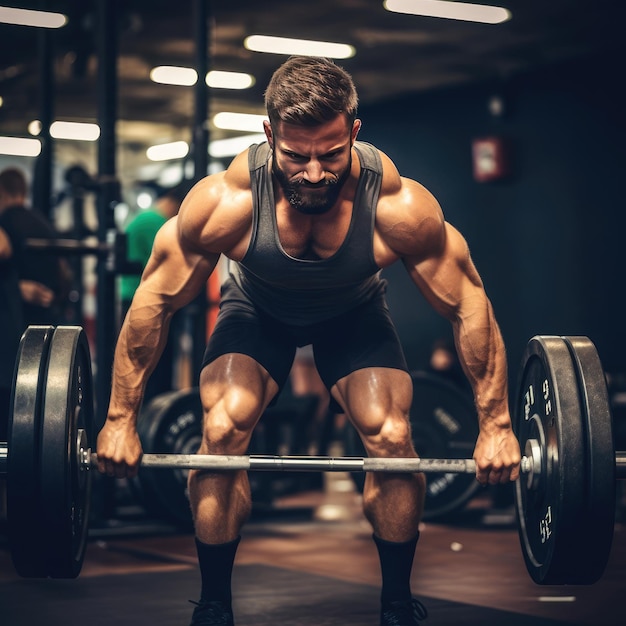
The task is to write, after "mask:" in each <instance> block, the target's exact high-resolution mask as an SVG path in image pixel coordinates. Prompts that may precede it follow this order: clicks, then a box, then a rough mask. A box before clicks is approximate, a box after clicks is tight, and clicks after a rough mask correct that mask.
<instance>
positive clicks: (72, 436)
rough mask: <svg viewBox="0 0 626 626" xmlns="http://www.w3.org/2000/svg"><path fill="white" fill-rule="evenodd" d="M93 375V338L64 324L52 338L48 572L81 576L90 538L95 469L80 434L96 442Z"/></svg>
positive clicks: (46, 477)
mask: <svg viewBox="0 0 626 626" xmlns="http://www.w3.org/2000/svg"><path fill="white" fill-rule="evenodd" d="M93 418H94V397H93V379H92V375H91V358H90V354H89V345H88V343H87V337H86V335H85V333H84V331H83V330H82V328H80V327H79V326H59V327H57V329H56V330H55V331H54V335H53V337H52V341H51V343H50V354H49V357H48V372H47V376H46V385H45V392H44V402H43V414H42V423H41V451H40V468H39V469H40V476H41V478H40V480H41V492H42V503H43V521H44V538H45V541H46V545H47V554H48V575H49V576H50V577H52V578H75V577H76V576H78V574H79V573H80V569H81V567H82V564H83V559H84V556H85V548H86V543H87V535H88V529H87V523H88V517H89V499H90V492H91V471H90V469H89V467H88V466H87V467H85V466H84V465H83V464H82V463H81V462H80V461H79V451H78V445H77V441H78V434H79V431H81V430H84V431H85V433H86V435H87V445H89V444H88V442H89V441H92V435H93V433H92V430H93Z"/></svg>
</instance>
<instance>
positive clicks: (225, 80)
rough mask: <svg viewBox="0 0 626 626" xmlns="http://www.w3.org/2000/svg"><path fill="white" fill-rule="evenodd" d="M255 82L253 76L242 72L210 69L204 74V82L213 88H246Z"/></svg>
mask: <svg viewBox="0 0 626 626" xmlns="http://www.w3.org/2000/svg"><path fill="white" fill-rule="evenodd" d="M255 82H256V81H255V78H254V76H252V75H250V74H244V73H243V72H222V71H220V70H211V71H210V72H209V73H208V74H207V75H206V84H207V85H208V86H209V87H213V88H214V89H248V88H250V87H252V85H254V83H255Z"/></svg>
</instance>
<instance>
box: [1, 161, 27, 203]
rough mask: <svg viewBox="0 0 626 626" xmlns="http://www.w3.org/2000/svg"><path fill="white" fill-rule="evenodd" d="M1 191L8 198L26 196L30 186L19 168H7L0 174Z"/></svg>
mask: <svg viewBox="0 0 626 626" xmlns="http://www.w3.org/2000/svg"><path fill="white" fill-rule="evenodd" d="M0 189H2V190H3V191H4V193H6V194H7V195H8V196H12V197H16V196H26V195H27V193H28V185H27V183H26V176H25V174H24V172H22V170H20V169H18V168H17V167H7V168H6V169H5V170H2V172H0Z"/></svg>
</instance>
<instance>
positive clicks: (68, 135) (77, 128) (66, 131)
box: [28, 120, 100, 141]
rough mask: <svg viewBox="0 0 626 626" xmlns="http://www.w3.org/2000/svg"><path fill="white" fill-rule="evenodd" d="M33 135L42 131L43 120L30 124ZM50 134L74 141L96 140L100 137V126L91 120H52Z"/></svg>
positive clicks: (29, 128) (57, 137)
mask: <svg viewBox="0 0 626 626" xmlns="http://www.w3.org/2000/svg"><path fill="white" fill-rule="evenodd" d="M28 132H29V133H30V134H31V135H39V133H41V122H40V121H39V120H33V121H32V122H31V123H30V124H29V125H28ZM50 136H51V137H54V138H55V139H69V140H72V141H96V140H97V139H98V138H99V137H100V127H99V126H98V125H97V124H93V123H91V122H59V121H56V122H52V124H50Z"/></svg>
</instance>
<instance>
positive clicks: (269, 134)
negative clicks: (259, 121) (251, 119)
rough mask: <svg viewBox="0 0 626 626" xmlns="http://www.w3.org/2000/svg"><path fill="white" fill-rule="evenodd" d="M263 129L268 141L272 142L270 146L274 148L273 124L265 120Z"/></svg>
mask: <svg viewBox="0 0 626 626" xmlns="http://www.w3.org/2000/svg"><path fill="white" fill-rule="evenodd" d="M263 131H264V132H265V137H266V138H267V143H269V144H270V148H271V149H272V150H273V149H274V135H273V134H272V126H271V124H270V123H269V122H268V121H267V120H263Z"/></svg>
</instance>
